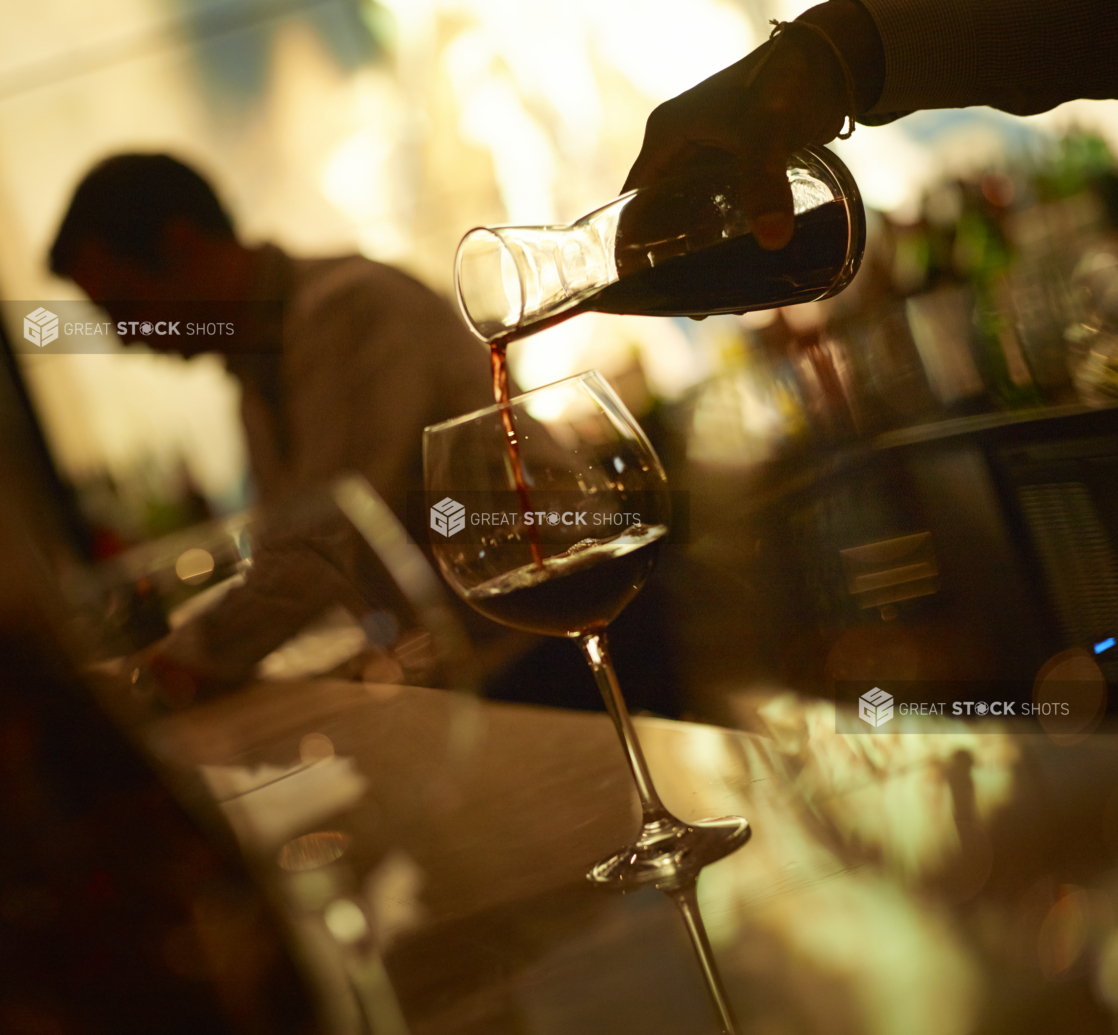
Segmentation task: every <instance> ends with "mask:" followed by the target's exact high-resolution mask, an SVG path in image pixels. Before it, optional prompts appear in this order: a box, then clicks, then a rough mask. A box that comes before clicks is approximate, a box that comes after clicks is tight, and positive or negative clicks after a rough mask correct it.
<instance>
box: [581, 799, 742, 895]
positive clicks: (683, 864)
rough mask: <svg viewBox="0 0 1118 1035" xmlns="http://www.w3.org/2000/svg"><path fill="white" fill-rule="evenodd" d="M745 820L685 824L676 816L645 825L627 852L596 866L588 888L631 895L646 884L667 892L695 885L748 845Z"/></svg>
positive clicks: (710, 820)
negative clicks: (702, 873) (711, 867)
mask: <svg viewBox="0 0 1118 1035" xmlns="http://www.w3.org/2000/svg"><path fill="white" fill-rule="evenodd" d="M750 833H751V831H750V829H749V821H748V820H745V819H742V817H741V816H723V817H722V818H720V819H703V820H699V821H698V822H695V823H684V822H683V821H682V820H679V819H676V818H675V817H674V816H664V817H662V818H661V819H657V820H654V821H652V822H650V823H646V824H645V825H644V827H642V828H641V832H640V836H639V837H638V838H637V840H636V842H634V843H633V844H632V845H630V846H629V847H628V848H624V849H622V850H621V851H620V852H617V853H616V854H614V855H611V856H609V857H608V858H606V859H603V860H601V862H598V863H595V864H594V866H592V867H591V868H590V872H589V873H588V874H587V875H586V879H587V880H589V881H590V882H591V883H592V884H597V885H600V886H602V887H607V888H613V889H615V890H618V891H632V890H635V889H637V888H641V887H645V886H647V885H649V884H651V885H653V886H655V887H657V888H661V889H663V890H667V891H670V890H672V889H674V888H679V887H682V886H684V885H685V884H688V883H689V882H691V881H694V880H695V879H696V878H697V877H698V876H699V871H700V870H701V869H702V868H703V867H704V866H709V865H710V864H711V863H712V862H717V861H718V860H719V859H721V858H723V857H724V856H727V855H729V854H730V853H731V852H733V851H736V850H737V849H738V848H740V847H741V846H742V845H743V844H745V842H746V841H748V840H749V835H750Z"/></svg>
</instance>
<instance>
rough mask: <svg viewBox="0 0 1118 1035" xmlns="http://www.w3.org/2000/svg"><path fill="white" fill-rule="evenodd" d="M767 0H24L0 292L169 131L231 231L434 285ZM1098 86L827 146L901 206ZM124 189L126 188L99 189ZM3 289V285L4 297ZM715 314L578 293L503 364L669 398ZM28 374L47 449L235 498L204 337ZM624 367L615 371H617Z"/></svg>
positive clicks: (218, 497)
mask: <svg viewBox="0 0 1118 1035" xmlns="http://www.w3.org/2000/svg"><path fill="white" fill-rule="evenodd" d="M804 6H806V5H805V4H797V3H792V2H789V0H687V3H685V4H684V3H681V2H678V0H563V2H559V0H531V2H528V3H526V2H524V0H383V2H380V3H374V2H373V0H212V2H206V0H89V2H87V3H77V2H75V0H43V2H40V3H37V4H20V5H14V4H13V5H9V8H8V10H7V11H6V18H5V22H6V31H5V33H4V34H3V37H2V38H0V141H2V142H3V145H4V146H3V147H2V148H0V297H3V298H5V299H8V300H31V299H51V298H71V297H76V296H75V293H74V288H73V287H72V286H70V285H68V284H65V283H62V282H58V281H56V280H53V279H52V278H51V277H50V276H49V275H48V273H47V272H46V270H45V260H44V256H45V253H46V251H47V248H48V246H49V243H50V241H51V239H52V237H53V233H54V231H55V228H56V226H57V223H58V221H59V219H60V217H61V214H62V212H63V210H64V207H65V204H66V202H67V200H68V198H69V195H70V192H71V190H72V188H73V186H74V184H75V183H76V181H77V180H78V179H79V178H80V176H81V175H82V174H83V173H84V171H85V170H86V169H87V168H88V167H89V166H90V165H91V164H92V163H93V162H95V161H96V160H98V159H99V158H101V157H103V156H105V155H107V154H110V153H113V152H116V151H120V150H154V149H166V150H170V151H173V152H175V153H177V154H179V155H181V156H183V157H185V158H187V159H188V160H192V161H193V162H195V163H196V164H198V165H199V166H200V167H201V168H202V169H203V170H204V171H206V172H208V173H209V174H210V175H211V176H212V178H213V180H214V182H215V184H216V185H217V187H218V189H219V193H221V194H222V196H223V197H224V198H225V199H226V201H227V203H228V205H229V207H230V209H231V210H232V212H233V213H234V215H235V217H236V219H237V221H238V225H239V228H240V230H241V232H242V233H243V235H244V236H245V237H246V238H248V239H250V240H274V241H276V242H278V243H280V244H282V245H284V246H286V247H288V248H290V249H291V250H293V251H296V252H300V253H305V254H316V253H317V254H326V253H331V252H338V251H346V250H353V249H360V250H361V251H363V252H365V253H366V254H368V255H370V256H372V257H374V258H377V259H381V260H383V261H387V262H394V263H399V264H401V265H403V266H405V267H407V268H408V269H410V270H411V271H413V272H415V273H417V274H419V275H420V276H421V277H423V278H425V279H426V280H427V281H428V282H429V283H431V284H432V285H434V286H435V287H437V288H438V289H440V290H443V291H447V292H449V291H450V289H451V284H450V274H451V263H452V259H453V255H454V249H455V246H456V243H457V241H458V239H459V238H460V237H461V236H462V234H463V233H464V232H465V231H466V230H468V229H469V228H470V227H471V226H474V225H477V224H479V223H494V222H525V223H542V222H546V221H552V220H559V221H567V220H570V219H573V218H576V217H577V216H579V215H581V214H583V213H584V212H586V211H588V210H589V209H591V208H593V207H595V206H596V205H598V204H600V203H602V202H604V201H606V200H608V199H609V198H611V197H612V196H614V195H615V194H616V193H617V190H618V188H619V187H620V184H621V183H622V181H623V179H624V176H625V173H626V170H627V168H628V165H629V163H630V162H631V160H632V159H633V157H634V156H635V155H636V152H637V150H638V147H639V143H640V138H641V133H642V130H643V124H644V119H645V117H646V116H647V114H648V112H649V110H650V109H651V108H652V107H653V106H654V105H655V104H656V103H657V102H658V101H660V100H663V99H664V98H667V97H669V96H671V95H673V94H675V93H677V92H679V91H680V90H683V89H685V88H686V87H688V86H690V85H692V84H694V83H695V82H697V81H699V80H700V79H702V78H704V77H705V76H707V75H709V74H711V73H713V72H714V71H716V70H717V69H718V68H720V67H722V66H724V65H725V64H728V63H730V62H732V61H734V60H736V59H737V58H738V57H740V56H742V55H743V54H745V53H746V52H748V51H749V50H750V49H752V48H753V47H754V46H756V45H757V44H758V43H759V42H760V41H761V39H763V37H764V35H765V33H766V32H767V21H768V19H770V18H787V17H792V16H794V15H795V14H797V13H799V11H800V10H802V9H803V7H804ZM1113 109H1114V105H1113V104H1110V103H1107V104H1098V103H1095V104H1084V105H1079V106H1075V105H1071V106H1065V108H1064V109H1061V110H1060V111H1059V112H1057V113H1054V114H1052V115H1049V116H1045V117H1043V118H1041V119H1034V120H1027V121H1026V122H1021V121H1020V120H1018V121H1016V122H1015V121H1014V120H1010V119H1007V118H1002V117H1000V116H997V115H996V114H991V113H984V112H977V113H976V112H971V113H966V114H958V113H956V114H953V115H951V116H946V115H944V114H943V113H938V114H937V113H932V114H929V115H928V116H925V117H916V118H912V119H908V120H905V121H904V122H902V123H899V124H896V125H894V126H891V127H886V128H882V129H878V130H861V131H859V132H858V133H856V134H855V136H854V138H853V139H852V140H851V141H850V142H849V143H848V144H845V145H842V146H840V148H839V150H840V152H841V153H842V154H843V156H844V157H845V158H846V160H847V161H848V162H849V164H850V165H851V167H852V169H853V171H854V174H855V176H856V178H857V179H858V180H859V182H860V184H861V185H862V187H863V190H864V191H865V193H866V196H867V199H868V200H869V201H870V203H871V204H874V205H876V206H878V207H881V208H884V209H889V210H903V208H904V207H905V206H906V205H909V206H911V205H912V204H914V201H915V199H916V198H917V197H918V196H919V193H920V191H921V189H922V188H923V187H924V186H925V185H926V184H927V183H929V182H931V181H934V180H935V179H936V178H937V177H939V176H941V175H942V174H943V172H944V170H945V169H947V168H958V167H963V168H965V167H966V166H967V165H968V164H970V165H973V164H976V163H984V162H991V161H992V162H995V163H996V162H997V161H998V156H999V155H1000V154H1001V152H1002V151H1003V150H1004V147H1005V145H1006V141H1007V140H1009V139H1014V138H1018V139H1019V138H1020V137H1021V135H1022V134H1026V135H1027V134H1028V133H1030V132H1035V131H1036V129H1037V128H1038V127H1043V126H1045V125H1049V126H1050V125H1054V124H1066V123H1067V122H1068V121H1069V120H1070V119H1073V118H1074V119H1078V120H1079V121H1080V122H1082V121H1087V122H1089V123H1090V124H1092V125H1096V126H1101V127H1102V128H1103V130H1104V132H1106V133H1107V134H1108V135H1109V136H1110V137H1111V139H1116V138H1118V131H1116V130H1115V126H1116V125H1118V120H1116V118H1115V113H1114V110H1113ZM121 203H122V204H127V199H121ZM9 308H10V307H9ZM735 333H736V325H735V324H733V323H732V322H730V323H727V321H726V320H712V321H707V322H706V323H703V324H697V323H689V322H687V321H681V322H676V321H667V320H659V321H657V320H640V319H631V318H619V317H582V318H580V319H578V320H575V321H571V322H570V323H568V324H566V325H563V326H561V327H558V328H556V329H554V330H552V331H549V332H546V333H545V334H544V335H541V336H539V337H538V338H537V339H534V340H531V341H529V342H527V343H524V344H523V345H521V346H519V348H520V353H519V355H518V356H516V357H515V361H516V363H517V368H518V369H517V372H518V376H519V378H520V380H521V383H522V384H524V385H525V386H528V387H530V386H533V385H537V384H542V383H546V382H548V381H551V380H554V379H555V378H557V377H561V376H563V375H565V374H567V373H569V372H571V371H573V370H577V369H583V368H585V367H589V366H597V367H600V368H602V369H603V370H605V371H606V372H607V373H611V374H614V375H616V376H618V377H619V378H620V377H621V375H622V374H623V373H624V372H625V371H626V370H629V371H630V372H631V371H632V370H634V369H636V368H637V364H638V361H639V367H640V370H641V373H642V374H643V378H644V382H642V383H647V385H648V388H649V389H650V391H651V393H652V395H653V396H659V397H664V398H673V397H675V396H678V395H679V393H681V392H682V391H685V390H686V389H688V388H690V387H692V386H693V385H695V384H697V383H699V382H701V381H702V380H703V379H705V378H707V377H708V376H709V375H710V374H711V373H712V372H713V371H715V370H716V369H717V368H718V366H719V364H720V362H722V359H721V357H722V356H724V355H725V354H726V352H727V348H728V346H727V342H728V341H729V342H732V340H733V337H734V334H735ZM25 368H26V371H27V375H28V379H29V383H30V385H31V388H32V391H33V394H34V396H35V398H36V401H37V404H38V406H39V409H40V412H41V413H42V415H43V417H44V419H45V423H46V425H47V430H48V435H49V438H50V439H51V442H52V445H53V447H54V450H55V452H56V455H57V457H58V460H59V462H60V465H61V466H62V468H63V470H64V471H65V472H66V473H67V474H68V475H69V476H70V477H72V478H74V479H75V480H78V481H81V482H87V481H88V480H90V479H91V478H93V477H96V476H98V475H102V474H104V473H108V474H111V475H112V477H113V478H114V480H115V481H116V482H117V484H118V486H124V485H128V484H133V485H134V484H137V483H142V484H143V485H144V486H145V489H144V491H154V492H156V493H158V491H160V486H162V485H164V484H166V483H169V482H170V481H173V479H174V478H176V477H179V474H180V472H181V469H182V466H183V465H185V467H186V469H187V470H188V471H189V473H190V475H191V476H192V478H193V480H194V482H195V483H196V484H197V485H198V486H199V487H201V489H202V490H203V492H204V493H205V494H206V496H207V497H209V498H210V500H211V502H212V503H214V504H215V505H216V506H217V507H218V508H229V507H235V506H237V505H239V504H240V503H241V502H242V501H243V494H242V486H243V466H244V451H243V446H242V443H241V434H240V428H239V422H238V418H237V413H236V405H237V398H236V396H237V393H236V387H235V385H234V384H233V383H232V382H231V381H230V380H229V379H228V378H227V377H226V375H225V373H224V371H223V369H222V367H221V365H220V363H219V362H217V361H215V360H213V359H211V358H210V357H202V358H201V359H198V360H196V361H194V362H193V363H191V364H189V365H184V364H182V363H180V362H179V361H177V360H175V359H171V358H167V357H160V356H150V355H143V354H125V355H109V356H96V355H89V356H41V357H40V356H35V357H30V358H29V359H28V361H27V362H26V363H25ZM637 380H638V382H639V381H640V379H639V378H638V379H637Z"/></svg>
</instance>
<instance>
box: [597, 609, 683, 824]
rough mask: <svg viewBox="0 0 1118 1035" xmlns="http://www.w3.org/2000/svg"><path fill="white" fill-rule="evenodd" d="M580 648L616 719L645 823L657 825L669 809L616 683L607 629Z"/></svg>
mask: <svg viewBox="0 0 1118 1035" xmlns="http://www.w3.org/2000/svg"><path fill="white" fill-rule="evenodd" d="M578 643H579V646H580V647H581V648H582V653H583V656H584V657H585V658H586V660H587V662H588V663H589V665H590V669H591V671H592V672H593V673H594V679H595V680H597V683H598V689H599V690H600V691H601V693H602V700H603V701H605V704H606V711H608V712H609V715H610V718H611V719H613V725H614V727H615V728H616V730H617V735H618V736H619V737H620V738H621V746H622V747H623V748H624V749H625V758H626V760H627V761H628V763H629V769H630V770H631V771H632V773H633V782H634V783H635V784H636V785H637V794H638V796H639V797H640V802H641V813H642V817H643V820H644V823H645V824H646V825H647V824H648V823H652V822H655V821H656V820H658V819H663V818H665V817H667V816H668V810H667V809H665V808H664V803H663V802H662V801H660V795H658V794H657V793H656V788H655V786H654V785H653V783H652V776H651V775H650V774H649V772H648V763H647V762H645V760H644V752H643V751H642V750H641V744H640V741H639V740H638V739H637V731H636V730H635V729H634V728H633V720H632V719H631V718H630V717H629V709H628V708H626V707H625V698H624V697H622V696H621V687H620V686H619V685H618V683H617V673H616V672H614V670H613V662H612V661H610V657H609V651H608V650H607V649H606V634H605V631H604V630H599V631H597V632H590V633H585V634H584V635H582V636H580V637H579V641H578Z"/></svg>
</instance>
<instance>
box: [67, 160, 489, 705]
mask: <svg viewBox="0 0 1118 1035" xmlns="http://www.w3.org/2000/svg"><path fill="white" fill-rule="evenodd" d="M50 266H51V270H52V271H53V272H54V273H55V274H57V275H59V276H63V277H68V278H70V279H71V280H73V281H74V282H76V283H77V284H78V286H79V287H81V288H82V290H83V291H85V293H86V294H87V295H88V296H89V297H90V299H91V300H92V301H93V302H95V303H97V304H98V305H99V306H101V307H102V308H103V309H105V310H106V311H107V312H108V313H109V315H110V316H111V317H112V318H113V319H114V321H120V320H124V319H127V318H128V317H129V316H135V315H136V312H137V311H138V310H137V306H139V307H140V309H141V310H142V304H143V303H151V302H157V303H165V304H166V305H168V306H171V307H174V306H175V305H176V304H179V303H205V308H204V309H203V310H202V311H203V312H208V313H212V314H213V315H215V316H217V317H221V316H225V315H229V316H235V317H236V321H235V323H233V326H234V327H235V332H234V333H233V334H222V335H214V336H210V337H204V338H200V337H193V336H187V335H186V334H180V335H178V336H174V337H171V336H166V337H160V336H156V335H154V334H148V335H147V336H146V339H145V340H146V341H147V344H149V345H150V346H151V347H152V348H154V349H156V350H158V351H163V352H177V353H179V354H180V355H182V356H184V357H185V358H190V357H191V356H192V355H194V354H195V353H197V352H200V351H215V352H219V353H221V354H223V356H224V358H225V363H226V366H227V368H228V369H229V371H230V372H231V373H232V374H234V375H235V376H236V378H237V379H238V381H239V382H240V385H241V389H242V395H241V415H242V420H243V423H244V428H245V434H246V439H247V446H248V454H249V462H250V467H251V473H252V479H253V482H254V485H255V489H256V498H257V501H258V502H259V503H261V504H265V505H267V504H272V503H277V502H280V501H283V500H286V499H290V498H292V497H293V496H295V495H297V494H299V493H300V492H303V491H305V490H308V489H311V488H313V487H315V486H320V485H323V484H325V483H326V482H328V481H329V480H330V479H331V478H333V477H334V476H336V475H339V474H342V473H344V472H356V473H358V474H361V475H363V476H364V477H365V478H366V479H367V480H368V481H369V483H370V484H371V485H372V487H373V488H374V489H375V490H376V491H377V493H379V494H380V496H381V497H382V498H383V499H384V500H385V501H386V502H387V503H388V505H389V506H390V507H391V508H392V510H393V511H394V512H395V513H396V515H397V516H398V517H399V518H400V519H401V521H406V515H407V494H408V492H409V490H418V489H422V487H423V462H422V439H423V428H424V427H425V426H426V425H428V424H433V423H436V422H438V421H442V420H446V419H448V418H450V417H453V416H457V415H459V414H462V413H466V412H469V411H471V410H474V409H477V408H478V407H481V406H486V405H488V404H490V403H491V402H492V399H491V397H490V388H489V363H488V358H487V353H486V350H485V349H484V348H483V347H482V346H481V345H480V344H479V343H478V342H477V341H476V340H475V339H474V338H473V337H472V335H470V333H469V332H468V331H467V330H466V328H465V326H464V325H463V324H462V322H461V320H460V319H459V318H458V315H457V313H456V312H455V311H454V309H452V308H451V306H450V305H449V304H448V303H447V302H446V301H445V300H443V299H442V298H441V297H439V296H438V295H436V294H435V293H434V292H433V291H431V290H430V289H429V288H427V287H426V286H424V285H423V284H421V283H419V282H418V281H417V280H415V279H413V278H412V277H410V276H408V275H407V274H406V273H404V272H402V271H401V270H398V269H395V268H393V267H391V266H387V265H384V264H382V263H378V262H374V261H372V260H370V259H367V258H365V257H363V256H360V255H348V256H342V257H337V258H319V259H301V258H294V257H292V256H290V255H288V254H286V253H285V252H284V251H282V250H281V249H280V248H278V247H276V246H275V245H272V244H264V245H260V246H255V247H253V246H249V245H246V244H244V243H243V242H242V241H241V240H240V239H239V238H238V236H237V234H236V231H235V228H234V223H233V220H232V219H231V218H230V216H229V215H228V213H227V212H226V210H225V208H224V207H223V206H222V204H221V202H220V201H219V200H218V197H217V195H216V193H215V192H214V190H213V188H212V187H211V186H210V184H209V183H208V182H207V181H206V180H205V179H204V178H203V177H202V176H201V175H199V173H197V172H196V171H195V170H194V169H192V168H190V167H189V166H187V165H185V164H184V163H183V162H181V161H179V160H177V159H175V158H173V157H171V156H170V155H166V154H121V155H116V156H114V157H111V158H108V159H105V160H104V161H102V162H101V163H99V164H98V165H97V166H96V167H94V168H93V169H92V170H91V171H90V172H89V173H88V174H87V175H86V176H85V178H84V179H83V180H82V182H81V183H80V184H79V186H78V187H77V189H76V191H75V193H74V196H73V198H72V200H71V202H70V205H69V208H68V210H67V212H66V214H65V216H64V218H63V220H62V224H61V226H60V228H59V231H58V234H57V236H56V238H55V241H54V244H53V246H52V248H51V251H50ZM254 302H261V303H278V305H276V304H272V305H270V306H268V305H263V306H256V307H254V306H253V305H252V303H254ZM238 307H240V308H238ZM218 322H224V321H218ZM230 322H231V323H232V321H230ZM413 534H415V533H414V532H413ZM421 541H423V540H421ZM303 553H306V551H303ZM323 567H324V565H323V562H322V561H321V559H319V558H317V557H314V558H312V557H310V556H309V554H308V555H307V556H302V555H301V554H300V555H299V556H295V555H294V554H289V555H287V556H285V558H284V561H283V563H282V564H279V565H277V564H272V565H260V564H257V565H256V566H255V568H254V572H253V577H252V578H251V579H249V580H248V581H247V582H246V584H245V585H244V586H242V587H239V588H238V589H236V590H234V591H233V592H231V593H230V594H229V595H228V596H227V597H226V599H225V600H224V601H223V602H222V604H220V605H219V606H218V607H217V608H215V609H213V610H211V611H210V612H208V613H207V614H205V615H203V616H202V617H201V618H200V619H198V620H196V621H194V622H191V623H188V624H187V625H186V626H184V627H182V628H181V629H179V630H177V631H176V632H175V633H174V634H172V636H171V637H170V638H169V639H168V640H166V641H164V642H163V644H162V645H160V647H159V648H158V649H157V650H156V651H154V652H153V654H152V659H151V660H152V662H153V663H154V664H155V666H156V669H157V671H159V672H160V673H161V674H162V675H163V676H164V677H165V678H169V679H172V680H179V681H183V680H185V681H186V682H187V683H188V684H197V685H199V686H204V685H209V684H214V685H221V684H235V683H238V682H240V681H242V680H243V679H244V678H245V677H246V676H248V675H249V674H250V673H251V671H252V669H253V667H254V666H255V663H256V662H257V661H259V660H260V658H262V657H263V656H264V655H265V654H267V653H268V652H269V651H271V650H272V649H274V647H276V646H278V645H279V644H280V643H282V642H284V640H286V639H287V638H288V637H289V636H291V635H293V634H294V633H295V632H296V631H297V630H298V628H299V627H300V626H301V625H302V624H304V623H305V621H306V620H308V618H310V617H313V616H314V614H315V613H318V612H319V611H321V609H322V607H324V606H326V605H328V604H329V603H333V602H337V600H338V597H339V584H338V580H337V579H330V578H328V577H327V576H326V573H325V572H324V571H320V570H319V569H322V568H323ZM257 569H264V570H262V571H261V570H257ZM319 576H321V577H319ZM310 612H313V613H310Z"/></svg>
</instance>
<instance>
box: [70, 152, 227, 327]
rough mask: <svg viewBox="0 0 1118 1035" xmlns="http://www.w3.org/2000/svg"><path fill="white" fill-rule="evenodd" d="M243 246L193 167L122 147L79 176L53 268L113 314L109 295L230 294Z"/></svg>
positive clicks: (126, 298)
mask: <svg viewBox="0 0 1118 1035" xmlns="http://www.w3.org/2000/svg"><path fill="white" fill-rule="evenodd" d="M247 254H248V253H247V251H246V249H244V248H243V247H242V246H241V245H240V244H239V242H238V241H237V237H236V234H235V232H234V228H233V221H232V219H230V217H229V214H228V213H227V212H226V211H225V209H224V207H223V206H222V204H221V202H220V201H219V200H218V197H217V195H216V194H215V193H214V190H213V188H212V187H211V186H210V185H209V183H207V182H206V180H205V179H203V178H202V176H200V175H199V174H198V173H197V172H196V171H195V170H194V169H192V168H191V167H190V166H188V165H186V164H184V163H183V162H180V161H179V160H178V159H176V158H172V157H171V156H170V155H166V154H120V155H114V156H113V157H111V158H106V159H105V160H104V161H102V162H100V163H98V164H97V165H96V166H94V167H93V168H92V169H91V170H90V171H89V172H88V173H87V174H86V176H85V177H84V179H83V180H82V181H81V183H80V184H78V187H77V189H76V190H75V192H74V196H73V198H72V199H71V201H70V206H69V208H68V209H67V211H66V215H65V216H64V217H63V220H62V224H61V226H60V227H59V230H58V233H57V235H56V236H55V240H54V244H53V245H52V246H51V249H50V268H51V272H53V273H55V274H56V275H58V276H62V277H68V278H69V279H71V280H73V281H75V282H76V283H77V284H78V286H79V287H81V288H82V290H83V291H85V293H86V294H87V295H89V297H90V298H91V299H92V300H93V301H94V302H97V303H98V304H101V305H102V306H104V308H106V309H107V310H108V311H109V312H110V314H112V313H113V309H114V306H113V302H142V301H150V300H173V301H193V300H199V299H230V298H236V297H238V295H239V292H240V291H241V290H242V288H243V286H244V285H243V278H242V277H241V275H240V274H241V273H242V272H243V270H244V269H245V257H246V255H247Z"/></svg>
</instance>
